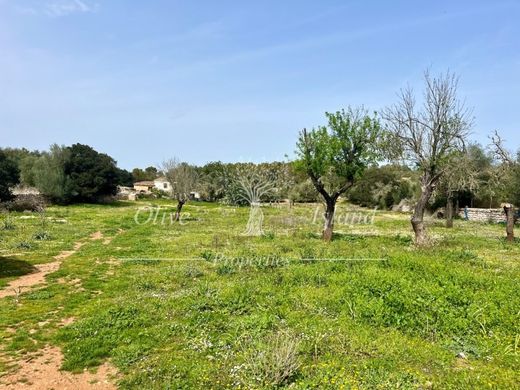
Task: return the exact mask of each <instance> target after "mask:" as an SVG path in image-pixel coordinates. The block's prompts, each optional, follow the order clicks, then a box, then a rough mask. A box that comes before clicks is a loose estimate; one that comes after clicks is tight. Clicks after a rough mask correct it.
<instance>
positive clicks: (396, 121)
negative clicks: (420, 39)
mask: <svg viewBox="0 0 520 390" xmlns="http://www.w3.org/2000/svg"><path fill="white" fill-rule="evenodd" d="M424 79H425V91H424V97H423V102H422V104H421V105H417V103H416V99H415V94H414V92H413V90H412V89H411V88H406V89H404V90H401V92H400V94H399V101H398V103H397V104H395V105H394V106H392V107H389V108H387V109H386V110H385V111H384V114H383V117H384V119H385V120H386V124H387V128H388V132H389V133H388V134H389V140H388V141H389V142H388V145H389V151H390V155H391V156H393V157H397V156H399V157H400V158H401V159H402V160H404V161H405V162H407V163H408V164H410V165H412V166H414V167H416V168H417V169H418V171H419V172H420V175H421V176H420V186H421V194H420V196H419V199H418V201H417V204H416V205H415V208H414V212H413V215H412V219H411V224H412V227H413V230H414V233H415V242H416V244H417V245H421V244H424V243H425V242H426V241H427V234H426V229H425V226H424V212H425V209H426V206H427V205H428V202H429V200H430V198H431V196H432V194H433V192H434V190H435V187H436V185H437V184H438V182H439V180H440V179H441V177H442V176H443V174H444V173H445V172H446V170H447V168H448V167H449V166H450V164H451V162H450V157H451V156H453V155H454V153H456V152H461V151H463V150H464V146H465V143H466V140H467V137H468V135H469V132H470V129H471V125H472V117H471V113H470V111H469V110H468V109H467V108H466V107H465V106H464V103H463V102H461V101H460V100H459V99H458V98H457V88H458V78H457V77H455V76H454V75H453V74H451V73H449V72H447V73H446V74H441V75H440V76H438V77H432V76H431V75H430V74H429V72H428V71H427V72H425V77H424Z"/></svg>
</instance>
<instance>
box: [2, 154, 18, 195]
mask: <svg viewBox="0 0 520 390" xmlns="http://www.w3.org/2000/svg"><path fill="white" fill-rule="evenodd" d="M19 180H20V170H19V169H18V167H17V165H16V162H14V161H13V160H11V159H10V158H9V157H8V156H7V155H6V153H4V152H3V151H2V150H0V202H4V201H7V200H10V199H11V198H12V194H11V190H10V187H12V186H14V185H15V184H18V182H19Z"/></svg>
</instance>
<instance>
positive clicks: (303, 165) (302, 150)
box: [296, 107, 381, 241]
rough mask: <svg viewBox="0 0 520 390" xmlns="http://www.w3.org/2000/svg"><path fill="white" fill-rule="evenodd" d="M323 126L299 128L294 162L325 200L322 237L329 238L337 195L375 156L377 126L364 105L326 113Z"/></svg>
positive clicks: (373, 117) (344, 190)
mask: <svg viewBox="0 0 520 390" xmlns="http://www.w3.org/2000/svg"><path fill="white" fill-rule="evenodd" d="M325 115H326V117H327V119H328V124H327V126H320V127H318V128H315V129H312V130H311V131H307V130H306V129H303V130H302V131H301V133H300V137H299V140H298V143H297V151H296V152H297V155H298V157H299V161H298V164H299V166H300V169H303V170H304V171H305V172H306V173H307V175H308V176H309V178H310V179H311V181H312V183H313V185H314V187H315V188H316V190H317V191H318V192H319V193H320V195H321V196H322V197H323V200H324V202H325V207H326V208H325V215H324V220H325V224H324V228H323V239H324V240H325V241H330V240H331V239H332V233H333V229H334V212H335V209H336V202H337V200H338V198H339V197H340V196H341V195H342V194H344V193H345V192H347V191H348V190H349V189H350V188H351V187H352V186H353V185H354V183H355V181H356V180H357V179H358V178H359V177H360V176H361V174H362V173H363V171H364V170H365V168H366V167H367V166H369V164H371V163H373V162H375V161H376V160H377V159H378V154H377V144H378V137H379V135H380V133H381V127H380V124H379V120H378V119H377V117H376V115H375V114H374V116H372V117H371V116H369V115H368V112H367V111H366V110H365V109H364V108H357V109H353V108H350V107H349V108H348V109H347V110H341V111H337V112H335V113H326V114H325Z"/></svg>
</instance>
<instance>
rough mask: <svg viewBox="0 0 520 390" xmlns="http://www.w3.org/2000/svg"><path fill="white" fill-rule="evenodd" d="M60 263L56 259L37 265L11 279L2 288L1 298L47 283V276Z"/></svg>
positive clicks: (56, 268)
mask: <svg viewBox="0 0 520 390" xmlns="http://www.w3.org/2000/svg"><path fill="white" fill-rule="evenodd" d="M71 254H72V253H70V254H69V256H70V255H71ZM57 257H58V256H56V257H55V259H56V258H57ZM60 264H61V261H54V262H52V263H46V264H37V265H35V268H36V271H34V272H32V273H30V274H27V275H23V276H21V277H19V278H18V279H15V280H13V281H11V282H10V283H9V284H8V285H7V286H6V287H5V288H4V289H3V290H0V298H5V297H11V296H15V295H20V294H21V293H22V292H24V291H25V290H26V289H27V288H29V287H32V286H35V285H38V284H42V283H45V276H47V275H48V274H50V273H52V272H55V271H57V270H58V268H60Z"/></svg>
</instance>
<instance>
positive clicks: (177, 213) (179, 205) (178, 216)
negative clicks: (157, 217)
mask: <svg viewBox="0 0 520 390" xmlns="http://www.w3.org/2000/svg"><path fill="white" fill-rule="evenodd" d="M184 203H186V201H185V200H184V199H183V200H179V201H178V203H177V210H176V211H175V218H174V219H173V220H174V222H177V221H178V220H180V219H181V211H182V206H184Z"/></svg>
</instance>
